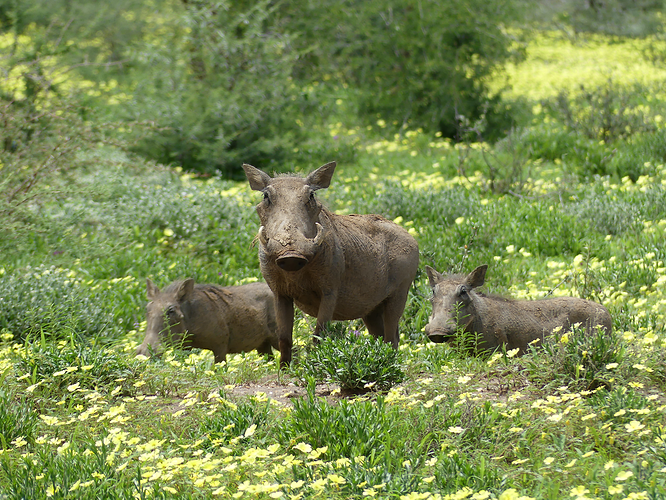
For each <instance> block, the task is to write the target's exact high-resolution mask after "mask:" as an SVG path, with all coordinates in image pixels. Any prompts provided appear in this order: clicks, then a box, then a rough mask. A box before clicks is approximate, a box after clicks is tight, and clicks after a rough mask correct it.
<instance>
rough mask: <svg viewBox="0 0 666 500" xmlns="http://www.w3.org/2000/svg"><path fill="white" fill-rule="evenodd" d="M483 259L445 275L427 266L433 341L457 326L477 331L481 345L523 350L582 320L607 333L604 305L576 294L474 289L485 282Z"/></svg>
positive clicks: (452, 333)
mask: <svg viewBox="0 0 666 500" xmlns="http://www.w3.org/2000/svg"><path fill="white" fill-rule="evenodd" d="M487 269H488V266H487V265H483V266H479V267H477V268H476V269H474V271H472V272H471V273H469V274H468V275H467V276H465V275H461V274H453V275H448V276H444V275H442V274H440V273H438V272H437V271H435V270H434V269H433V268H431V267H430V266H426V272H427V274H428V279H429V280H430V286H431V287H432V290H433V297H432V314H431V316H430V322H429V323H428V324H427V325H426V327H425V332H426V335H427V336H428V337H429V338H430V340H432V341H433V342H444V341H447V340H453V339H454V338H455V336H456V332H457V331H461V330H462V331H464V332H465V333H470V334H476V335H477V336H478V341H479V344H478V345H477V346H476V347H477V348H478V349H479V350H483V349H495V348H497V347H499V346H500V345H502V344H506V348H507V349H515V348H519V349H520V352H521V353H524V352H525V351H527V345H528V344H529V343H530V342H532V341H534V340H536V339H540V340H543V337H544V335H550V334H551V333H552V332H553V330H554V329H556V328H558V327H562V329H563V331H566V330H568V329H570V328H571V326H572V325H575V324H576V323H580V324H581V325H582V326H583V327H585V328H586V329H587V330H588V331H589V330H590V329H592V328H594V327H596V326H600V327H601V328H604V329H605V330H606V332H608V333H610V332H611V328H612V322H611V317H610V314H608V311H607V310H606V308H605V307H604V306H602V305H601V304H597V303H596V302H592V301H589V300H584V299H579V298H576V297H556V298H552V299H542V300H513V299H506V298H502V297H495V296H486V295H483V294H481V293H477V292H475V291H474V289H475V288H477V287H480V286H481V285H483V283H484V281H485V277H486V270H487Z"/></svg>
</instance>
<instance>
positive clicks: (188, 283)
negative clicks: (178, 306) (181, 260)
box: [176, 278, 194, 302]
mask: <svg viewBox="0 0 666 500" xmlns="http://www.w3.org/2000/svg"><path fill="white" fill-rule="evenodd" d="M192 292H194V280H193V279H192V278H187V279H186V280H185V281H183V282H182V283H181V284H180V288H179V289H178V293H176V297H177V298H178V301H179V302H185V301H187V300H189V297H190V295H192Z"/></svg>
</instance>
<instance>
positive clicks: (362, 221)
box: [243, 162, 419, 365]
mask: <svg viewBox="0 0 666 500" xmlns="http://www.w3.org/2000/svg"><path fill="white" fill-rule="evenodd" d="M243 169H244V170H245V175H246V176H247V179H248V181H249V182H250V187H251V188H252V189H254V190H255V191H262V192H263V194H264V199H263V201H261V203H259V205H257V213H258V214H259V219H260V221H261V227H260V228H259V233H258V234H257V239H258V240H259V243H260V246H259V261H260V265H261V272H262V273H263V275H264V279H265V280H266V282H267V283H268V285H269V286H270V287H271V290H273V293H274V294H275V304H276V313H277V324H278V338H279V342H280V362H281V364H282V365H286V364H289V363H290V362H291V348H292V329H293V324H294V302H295V303H296V305H297V306H298V307H299V309H301V310H302V311H304V312H305V313H306V314H309V315H310V316H314V317H316V318H317V324H316V327H315V331H314V335H315V341H316V339H317V338H318V336H319V335H320V332H321V331H322V329H323V328H324V325H325V324H326V322H327V321H330V320H350V319H356V318H362V319H363V322H364V323H365V325H366V327H367V328H368V332H370V334H372V335H373V336H374V337H381V338H383V339H384V341H385V342H390V343H391V344H392V345H393V346H394V347H397V346H398V341H399V333H398V321H399V320H400V316H401V315H402V312H403V310H404V308H405V302H406V301H407V293H408V291H409V286H410V284H411V283H412V281H413V280H414V277H415V276H416V271H417V268H418V265H419V249H418V244H417V243H416V240H415V239H414V238H412V236H411V235H410V234H409V233H408V232H407V231H405V230H404V229H402V228H401V227H400V226H398V225H397V224H394V223H393V222H390V221H388V220H386V219H384V218H383V217H381V216H379V215H336V214H333V213H331V212H329V211H328V210H327V209H326V208H325V207H323V206H322V205H321V204H320V203H319V201H317V199H316V198H315V191H317V190H318V189H323V188H327V187H328V186H329V184H330V182H331V178H332V176H333V172H334V171H335V162H331V163H327V164H326V165H324V166H322V167H320V168H318V169H317V170H315V171H314V172H312V173H310V174H309V175H308V176H307V177H305V178H302V177H299V176H295V175H282V176H277V177H270V176H269V175H268V174H266V173H265V172H262V171H261V170H258V169H256V168H254V167H253V166H251V165H243Z"/></svg>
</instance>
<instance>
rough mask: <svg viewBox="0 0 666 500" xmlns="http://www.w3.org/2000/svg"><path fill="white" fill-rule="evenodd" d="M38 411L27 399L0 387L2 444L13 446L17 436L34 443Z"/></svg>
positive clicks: (8, 446)
mask: <svg viewBox="0 0 666 500" xmlns="http://www.w3.org/2000/svg"><path fill="white" fill-rule="evenodd" d="M37 423H38V419H37V413H36V412H35V411H34V410H33V409H32V407H31V406H30V404H29V402H28V401H27V400H25V399H19V398H17V395H16V394H13V393H12V391H10V390H8V389H6V388H4V389H0V446H2V449H3V450H6V449H8V448H11V446H12V445H13V444H16V443H15V442H14V443H13V441H14V440H15V439H17V438H20V439H23V440H25V441H26V442H27V443H30V444H34V442H35V434H36V432H37Z"/></svg>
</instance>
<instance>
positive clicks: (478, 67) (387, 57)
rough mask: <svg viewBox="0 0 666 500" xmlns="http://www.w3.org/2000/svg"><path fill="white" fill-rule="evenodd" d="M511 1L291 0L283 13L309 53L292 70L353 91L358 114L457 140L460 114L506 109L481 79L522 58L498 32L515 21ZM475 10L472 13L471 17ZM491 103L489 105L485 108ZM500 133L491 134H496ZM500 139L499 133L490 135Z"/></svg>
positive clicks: (497, 115)
mask: <svg viewBox="0 0 666 500" xmlns="http://www.w3.org/2000/svg"><path fill="white" fill-rule="evenodd" d="M516 6H517V2H513V1H505V0H492V1H480V0H471V1H467V2H464V3H461V2H447V1H441V0H426V1H420V0H419V1H417V0H408V1H404V2H401V3H400V4H395V3H394V2H390V1H387V0H381V1H362V2H350V1H344V2H339V1H334V0H329V1H325V2H309V1H308V2H292V3H290V4H289V6H288V7H283V9H282V11H283V13H284V15H285V17H286V18H287V19H288V21H289V23H288V28H289V29H290V30H292V32H294V33H300V34H301V36H300V37H299V38H298V39H297V40H296V42H295V43H296V44H297V46H298V47H299V48H301V49H303V50H307V51H308V53H307V56H306V57H303V58H301V59H300V60H299V61H298V64H297V65H296V66H295V71H296V74H303V73H304V72H307V74H310V73H311V72H312V71H313V70H314V71H315V72H316V71H317V70H318V71H319V75H322V76H324V79H326V77H328V78H330V77H331V75H335V76H339V77H340V78H341V80H342V82H343V84H345V85H348V86H349V87H350V88H352V89H354V90H355V91H356V92H357V95H358V99H359V103H360V105H359V107H360V113H361V116H362V117H364V118H365V119H366V120H367V121H369V122H372V123H374V122H375V121H376V119H377V116H378V115H379V116H381V117H382V118H384V119H386V120H387V121H389V122H390V123H391V122H392V123H394V124H395V125H396V128H399V127H400V126H402V125H403V124H404V123H411V124H412V126H414V127H415V128H416V127H423V128H424V129H425V130H427V131H430V132H435V131H438V130H439V131H441V132H442V133H443V134H444V136H446V137H454V136H455V135H456V134H457V132H458V130H457V126H456V115H464V116H467V117H469V118H470V119H472V120H474V119H476V118H477V117H479V116H480V115H481V114H483V113H487V114H488V115H492V117H493V119H494V122H495V127H496V128H497V129H499V128H508V127H507V122H510V121H511V120H510V119H509V120H504V123H500V122H501V121H502V119H501V118H503V116H504V115H505V114H506V113H507V111H508V110H507V108H508V107H504V106H503V105H502V103H500V102H499V100H498V99H497V98H496V97H495V96H490V91H489V89H488V86H487V83H486V81H487V80H486V77H487V76H489V75H490V74H491V73H492V72H493V71H494V70H496V69H498V68H499V67H500V66H501V65H502V63H504V62H505V61H507V60H508V59H510V58H511V57H512V56H516V55H518V54H519V51H518V50H515V49H514V47H512V42H514V41H515V40H512V37H511V36H510V35H509V33H508V32H507V31H506V30H504V29H503V25H504V23H509V22H511V21H512V20H514V19H516V18H517V16H518V9H516V8H515V7H516ZM470 12H474V15H470ZM489 101H490V109H489V108H488V106H487V104H488V102H489ZM493 132H497V131H493ZM498 135H500V134H498V133H496V135H495V136H498Z"/></svg>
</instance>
